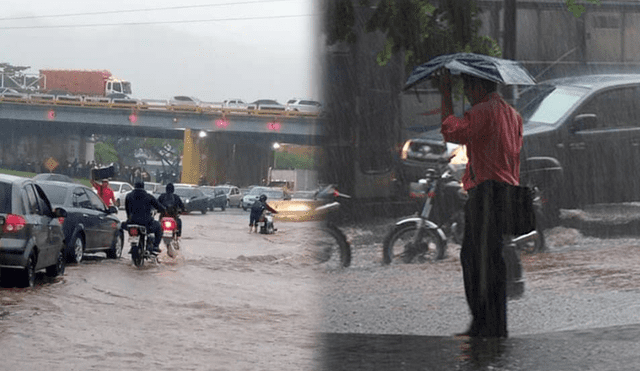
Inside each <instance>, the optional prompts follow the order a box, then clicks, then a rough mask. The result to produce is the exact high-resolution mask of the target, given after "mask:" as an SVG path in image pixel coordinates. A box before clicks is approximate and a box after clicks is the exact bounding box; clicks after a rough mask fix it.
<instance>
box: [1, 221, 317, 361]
mask: <svg viewBox="0 0 640 371" xmlns="http://www.w3.org/2000/svg"><path fill="white" fill-rule="evenodd" d="M120 214H121V215H120V217H121V219H122V217H123V215H122V212H120ZM182 218H183V225H184V227H183V228H184V231H183V239H182V243H181V250H180V255H179V256H178V257H177V258H176V259H171V258H169V257H167V256H166V254H165V253H163V254H161V256H160V259H161V263H160V264H154V263H149V262H148V261H147V262H145V265H144V267H142V268H136V267H135V266H134V265H133V264H132V262H131V259H130V255H128V254H127V252H128V249H129V246H128V245H127V244H126V239H125V250H124V253H123V257H122V258H121V259H119V260H109V259H106V258H104V255H103V254H95V255H93V256H88V257H87V260H86V261H84V262H83V263H81V264H79V265H75V264H70V265H68V266H67V269H66V272H65V275H64V276H63V277H61V278H57V279H54V280H50V279H47V278H46V277H45V276H44V275H38V279H37V283H36V287H35V288H34V289H19V288H11V287H4V288H1V289H0V302H1V303H2V307H1V310H0V355H1V356H2V363H1V365H0V369H2V370H20V369H32V370H43V369H47V370H259V369H263V370H267V369H271V370H274V369H278V370H304V369H311V368H312V367H311V366H310V364H311V363H312V362H313V358H314V356H315V350H316V344H317V341H316V340H315V335H314V333H315V331H316V330H317V329H316V328H315V326H316V318H317V317H318V315H317V313H315V309H316V308H318V305H317V303H315V302H314V299H315V297H316V296H317V295H316V294H315V287H316V282H317V281H316V279H315V278H314V274H315V273H314V269H315V268H316V267H314V265H310V264H309V260H308V259H307V257H306V256H304V255H302V254H301V253H300V252H301V251H302V249H300V245H299V241H301V240H303V237H304V234H305V226H308V223H293V222H289V223H284V222H283V223H278V222H276V227H277V228H279V231H278V233H277V234H275V235H271V236H265V235H260V234H250V233H248V220H249V214H248V213H247V212H243V211H242V210H241V209H227V211H225V212H221V211H215V212H209V213H208V214H206V215H200V214H192V215H186V216H183V217H182ZM5 286H6V285H5Z"/></svg>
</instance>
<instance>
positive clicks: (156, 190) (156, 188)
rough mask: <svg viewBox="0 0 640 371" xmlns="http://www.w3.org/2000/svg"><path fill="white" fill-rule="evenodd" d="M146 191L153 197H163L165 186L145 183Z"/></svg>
mask: <svg viewBox="0 0 640 371" xmlns="http://www.w3.org/2000/svg"><path fill="white" fill-rule="evenodd" d="M144 190H145V191H147V193H149V194H151V195H154V194H158V195H161V194H162V193H163V192H164V186H163V185H162V184H160V183H154V182H144ZM161 190H162V191H161Z"/></svg>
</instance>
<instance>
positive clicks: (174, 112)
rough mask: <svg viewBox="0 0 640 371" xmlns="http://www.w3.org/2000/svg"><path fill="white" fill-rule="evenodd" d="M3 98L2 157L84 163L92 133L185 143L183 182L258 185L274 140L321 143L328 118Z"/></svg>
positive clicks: (111, 102) (0, 120)
mask: <svg viewBox="0 0 640 371" xmlns="http://www.w3.org/2000/svg"><path fill="white" fill-rule="evenodd" d="M60 98H62V97H58V98H57V99H46V100H45V99H37V98H31V97H28V96H19V97H6V96H0V128H1V130H2V133H3V135H2V136H0V160H2V162H3V163H11V162H12V161H16V160H18V159H20V158H25V157H26V158H29V159H30V160H32V161H43V160H44V159H46V158H49V157H53V158H56V159H57V160H58V161H59V162H63V161H64V160H68V161H70V162H72V161H73V159H74V158H78V160H79V161H83V162H84V161H87V160H88V159H89V157H92V156H93V154H92V153H86V152H85V151H83V148H85V147H87V144H90V143H91V139H90V138H91V137H92V135H96V134H98V135H99V134H108V135H115V136H139V137H151V138H167V139H183V141H184V153H183V161H182V165H183V177H182V182H186V183H195V182H197V181H198V179H199V177H200V175H201V174H202V175H205V177H206V178H207V179H208V180H209V181H210V182H213V181H215V182H223V181H230V182H236V183H238V184H244V183H255V182H256V181H259V180H260V179H263V178H264V176H265V169H267V168H268V166H269V164H271V163H272V161H273V149H272V147H271V145H272V143H273V142H286V143H295V144H303V145H320V144H321V143H322V139H323V121H322V120H323V118H322V117H320V116H318V115H310V114H301V113H297V112H288V111H266V110H265V111H248V110H244V109H225V108H222V107H193V106H184V107H180V106H177V107H175V106H166V105H165V106H163V105H152V104H140V101H123V100H120V101H116V100H105V101H102V102H100V101H84V100H64V99H60Z"/></svg>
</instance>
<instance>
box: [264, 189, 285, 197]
mask: <svg viewBox="0 0 640 371" xmlns="http://www.w3.org/2000/svg"><path fill="white" fill-rule="evenodd" d="M261 194H264V195H266V196H267V198H268V199H269V198H271V199H281V198H284V192H283V191H274V190H271V191H263V192H262V193H261Z"/></svg>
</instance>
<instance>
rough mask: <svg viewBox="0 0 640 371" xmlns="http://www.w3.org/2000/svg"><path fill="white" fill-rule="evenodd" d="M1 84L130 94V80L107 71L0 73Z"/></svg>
mask: <svg viewBox="0 0 640 371" xmlns="http://www.w3.org/2000/svg"><path fill="white" fill-rule="evenodd" d="M0 81H1V87H4V88H12V89H15V90H18V91H23V92H31V93H35V94H53V95H65V94H68V95H76V96H86V97H117V98H125V97H128V96H129V95H131V83H130V82H129V81H126V80H122V79H118V78H115V77H114V76H113V75H112V74H111V72H109V71H108V70H78V69H42V70H40V73H39V74H14V73H2V76H1V78H0Z"/></svg>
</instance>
